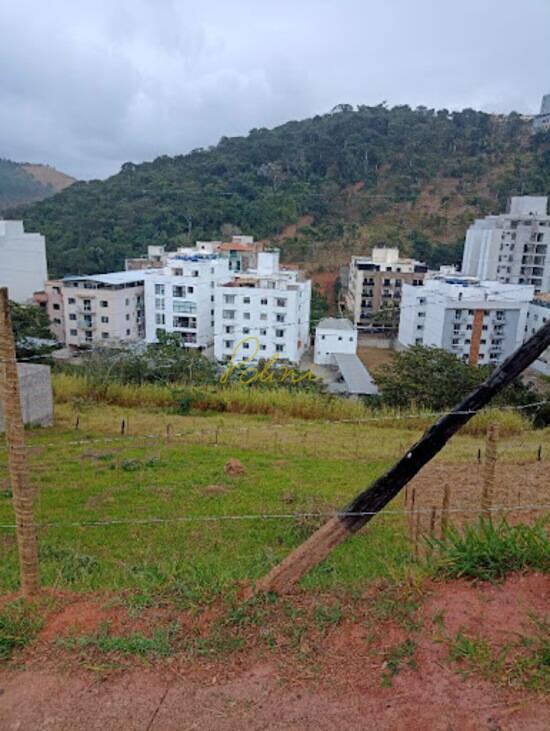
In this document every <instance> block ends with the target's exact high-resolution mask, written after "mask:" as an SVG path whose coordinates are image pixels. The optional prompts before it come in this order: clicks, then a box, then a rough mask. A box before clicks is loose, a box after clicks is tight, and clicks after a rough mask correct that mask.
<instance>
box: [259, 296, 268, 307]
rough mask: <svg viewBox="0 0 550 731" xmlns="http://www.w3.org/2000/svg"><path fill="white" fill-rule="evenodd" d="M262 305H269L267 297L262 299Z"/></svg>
mask: <svg viewBox="0 0 550 731" xmlns="http://www.w3.org/2000/svg"><path fill="white" fill-rule="evenodd" d="M260 304H261V305H267V297H262V299H261V300H260Z"/></svg>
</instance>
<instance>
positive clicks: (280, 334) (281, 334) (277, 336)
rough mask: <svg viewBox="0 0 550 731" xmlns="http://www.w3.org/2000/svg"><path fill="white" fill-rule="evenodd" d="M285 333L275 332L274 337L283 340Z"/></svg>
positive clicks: (281, 331)
mask: <svg viewBox="0 0 550 731" xmlns="http://www.w3.org/2000/svg"><path fill="white" fill-rule="evenodd" d="M284 336H285V331H284V330H275V337H276V338H284Z"/></svg>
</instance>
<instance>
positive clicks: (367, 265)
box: [346, 247, 428, 328]
mask: <svg viewBox="0 0 550 731" xmlns="http://www.w3.org/2000/svg"><path fill="white" fill-rule="evenodd" d="M427 271H428V267H427V265H426V264H424V263H423V262H420V261H416V260H415V259H405V258H400V256H399V249H397V248H384V247H379V248H377V247H375V248H374V249H373V250H372V254H371V256H352V257H351V264H350V268H349V281H348V290H347V294H346V308H347V309H348V311H349V312H350V313H351V315H352V318H353V322H354V324H355V325H356V326H357V327H358V328H362V327H368V326H369V325H372V324H373V320H375V319H376V318H375V315H376V314H377V313H378V312H380V310H382V309H384V308H390V307H392V308H398V307H399V304H400V302H401V292H402V288H403V285H404V284H412V285H414V286H420V285H422V283H423V281H424V277H425V276H426V273H427Z"/></svg>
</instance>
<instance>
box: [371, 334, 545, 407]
mask: <svg viewBox="0 0 550 731" xmlns="http://www.w3.org/2000/svg"><path fill="white" fill-rule="evenodd" d="M490 370H491V366H480V367H477V366H474V365H471V364H470V363H466V362H464V361H462V360H459V359H458V358H457V357H456V356H455V355H453V354H452V353H449V352H447V351H446V350H443V349H441V348H428V347H426V346H424V345H415V346H413V347H411V348H408V349H407V350H405V351H403V352H401V353H394V354H393V358H392V362H391V363H390V364H388V365H385V366H384V368H380V369H378V370H377V371H376V372H375V379H376V383H377V385H378V387H379V388H380V391H381V395H382V402H383V403H385V404H387V405H388V406H393V407H397V408H401V409H407V408H411V407H416V408H418V409H428V410H433V411H441V410H444V409H447V408H449V407H451V406H453V405H454V404H456V403H457V402H459V401H460V400H461V399H462V398H463V397H464V395H465V394H466V393H468V392H469V391H471V390H472V388H474V387H475V386H477V385H478V384H479V383H481V382H482V381H484V380H485V378H487V375H488V374H489V372H490ZM537 400H540V395H537V394H536V393H535V392H534V390H533V389H532V388H531V387H530V386H528V385H526V384H524V383H523V382H521V381H519V380H518V381H515V382H514V383H513V384H512V385H510V386H508V388H506V389H505V390H504V391H503V393H502V394H501V396H500V397H499V398H498V399H497V403H498V402H499V403H501V404H511V405H520V404H522V405H523V404H529V403H534V402H535V401H537Z"/></svg>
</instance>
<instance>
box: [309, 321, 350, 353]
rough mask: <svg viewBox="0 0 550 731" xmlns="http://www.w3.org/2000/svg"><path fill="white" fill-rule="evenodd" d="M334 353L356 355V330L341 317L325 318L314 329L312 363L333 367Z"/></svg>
mask: <svg viewBox="0 0 550 731" xmlns="http://www.w3.org/2000/svg"><path fill="white" fill-rule="evenodd" d="M336 353H349V354H352V355H355V353H357V328H356V327H354V326H353V324H352V323H351V322H350V321H349V320H347V319H345V318H343V317H342V318H336V317H326V318H324V319H323V320H320V321H319V324H318V325H317V327H316V328H315V346H314V352H313V362H314V363H316V364H317V365H334V364H335V363H336V358H335V355H336Z"/></svg>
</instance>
